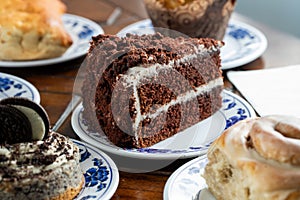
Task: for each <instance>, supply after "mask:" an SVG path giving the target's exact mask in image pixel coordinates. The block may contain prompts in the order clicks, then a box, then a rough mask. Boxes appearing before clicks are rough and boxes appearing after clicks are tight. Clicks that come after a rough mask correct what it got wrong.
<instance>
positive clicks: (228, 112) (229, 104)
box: [72, 90, 255, 159]
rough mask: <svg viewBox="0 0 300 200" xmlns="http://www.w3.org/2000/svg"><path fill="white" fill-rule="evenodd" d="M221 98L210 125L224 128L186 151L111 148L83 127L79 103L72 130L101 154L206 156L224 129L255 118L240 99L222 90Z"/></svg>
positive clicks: (101, 137) (148, 156)
mask: <svg viewBox="0 0 300 200" xmlns="http://www.w3.org/2000/svg"><path fill="white" fill-rule="evenodd" d="M222 96H223V105H222V108H221V109H220V110H219V111H218V113H217V115H218V116H220V117H219V118H216V120H218V121H217V122H215V121H214V122H213V124H212V126H213V125H214V123H215V125H216V124H218V123H219V121H224V128H223V129H221V130H217V131H216V132H212V133H210V134H211V135H212V136H211V137H210V138H209V139H207V140H205V142H204V143H201V144H197V145H193V146H189V147H188V148H184V149H181V148H178V149H176V148H175V149H174V148H172V149H168V148H153V147H149V148H141V149H135V148H133V149H123V148H120V147H117V146H115V145H113V144H112V143H111V142H110V141H109V140H108V139H107V137H106V136H105V135H104V134H99V133H93V132H89V131H88V130H87V127H86V126H85V124H84V119H83V118H82V115H81V113H82V110H83V107H82V105H81V104H80V105H79V106H78V107H77V108H76V109H75V111H74V112H73V115H72V127H73V129H74V130H75V133H76V134H77V135H78V136H79V137H80V138H81V139H82V140H84V141H85V142H88V143H90V144H92V145H94V146H97V147H98V148H100V149H103V150H104V151H107V152H109V153H112V154H116V155H121V156H124V157H134V158H143V159H173V158H178V155H180V157H181V158H186V157H193V156H199V155H201V154H204V153H206V151H207V149H208V148H209V146H210V144H211V143H212V142H213V141H214V140H215V138H217V137H218V136H219V135H220V134H221V133H222V132H223V130H224V129H226V128H228V127H230V126H232V125H233V124H235V123H236V122H238V121H240V120H243V119H245V118H250V117H253V116H255V112H254V110H253V109H252V107H251V106H250V105H249V104H248V103H247V102H246V101H245V100H243V99H242V98H240V97H238V96H237V95H235V94H233V93H231V92H229V91H226V90H224V91H223V93H222ZM200 123H202V122H200ZM222 123H223V122H222ZM222 123H221V124H222Z"/></svg>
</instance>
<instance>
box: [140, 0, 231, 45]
mask: <svg viewBox="0 0 300 200" xmlns="http://www.w3.org/2000/svg"><path fill="white" fill-rule="evenodd" d="M144 3H145V7H146V10H147V12H148V15H149V17H150V19H151V21H152V24H153V26H154V27H162V28H167V29H172V30H176V31H179V32H181V33H184V34H186V35H188V36H190V37H198V38H201V37H202V38H206V37H208V38H214V39H217V40H222V39H223V37H224V35H225V31H226V28H227V25H228V21H229V19H230V16H231V13H232V12H233V10H234V7H235V4H236V1H235V0H144Z"/></svg>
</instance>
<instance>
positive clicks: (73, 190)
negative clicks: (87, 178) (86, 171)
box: [50, 176, 84, 200]
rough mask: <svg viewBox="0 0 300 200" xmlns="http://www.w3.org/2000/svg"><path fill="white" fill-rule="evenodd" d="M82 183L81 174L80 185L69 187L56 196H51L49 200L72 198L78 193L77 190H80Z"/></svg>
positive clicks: (67, 199)
mask: <svg viewBox="0 0 300 200" xmlns="http://www.w3.org/2000/svg"><path fill="white" fill-rule="evenodd" d="M83 184H84V177H83V176H82V181H81V183H80V185H78V187H76V188H69V189H67V190H66V191H65V192H64V193H62V194H60V195H58V196H56V197H53V198H51V199H50V200H72V199H74V198H75V197H76V196H77V195H78V194H79V192H80V191H81V189H82V187H83Z"/></svg>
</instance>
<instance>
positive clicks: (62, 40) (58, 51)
mask: <svg viewBox="0 0 300 200" xmlns="http://www.w3.org/2000/svg"><path fill="white" fill-rule="evenodd" d="M65 11H66V6H65V5H64V4H63V3H62V2H61V1H60V0H1V1H0V38H1V41H0V60H8V61H9V60H14V61H17V60H35V59H47V58H54V57H58V56H61V55H62V54H63V53H64V52H65V51H66V50H67V49H68V48H69V47H70V46H71V44H72V39H71V37H70V36H69V35H68V33H67V32H66V30H65V29H64V26H63V22H62V15H63V14H64V13H65Z"/></svg>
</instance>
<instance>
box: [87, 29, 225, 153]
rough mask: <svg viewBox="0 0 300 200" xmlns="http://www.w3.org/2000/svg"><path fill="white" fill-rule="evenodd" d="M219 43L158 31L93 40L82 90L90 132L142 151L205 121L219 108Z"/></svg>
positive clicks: (220, 85) (220, 44) (221, 83)
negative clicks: (102, 134)
mask: <svg viewBox="0 0 300 200" xmlns="http://www.w3.org/2000/svg"><path fill="white" fill-rule="evenodd" d="M222 45H223V42H221V41H216V40H213V39H203V38H201V39H199V38H185V37H168V36H163V35H162V34H160V33H155V34H152V35H142V36H138V35H132V34H127V35H126V37H123V38H119V37H117V36H112V35H99V36H96V37H94V38H93V41H92V42H91V47H90V50H89V53H88V56H87V59H86V62H85V67H86V76H85V80H84V83H83V86H82V93H83V97H84V98H83V107H84V112H83V118H84V119H85V121H86V123H87V125H88V127H89V129H90V130H91V131H98V132H100V131H103V132H104V133H105V134H106V135H107V137H108V139H109V140H110V141H111V142H112V143H114V144H115V145H117V146H120V147H126V148H131V147H135V148H142V147H148V146H151V145H153V144H156V143H158V142H160V141H162V140H165V139H166V138H169V137H171V136H173V135H174V134H176V133H178V132H180V131H183V130H184V129H186V128H188V127H190V126H192V125H194V124H196V123H198V122H199V121H201V120H203V119H206V118H208V117H209V116H211V115H212V114H214V113H215V112H216V111H217V110H218V109H219V108H220V107H221V104H222V103H221V102H222V101H221V96H220V93H221V91H222V89H223V77H222V71H221V70H220V65H221V61H220V56H219V54H220V47H221V46H222Z"/></svg>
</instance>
